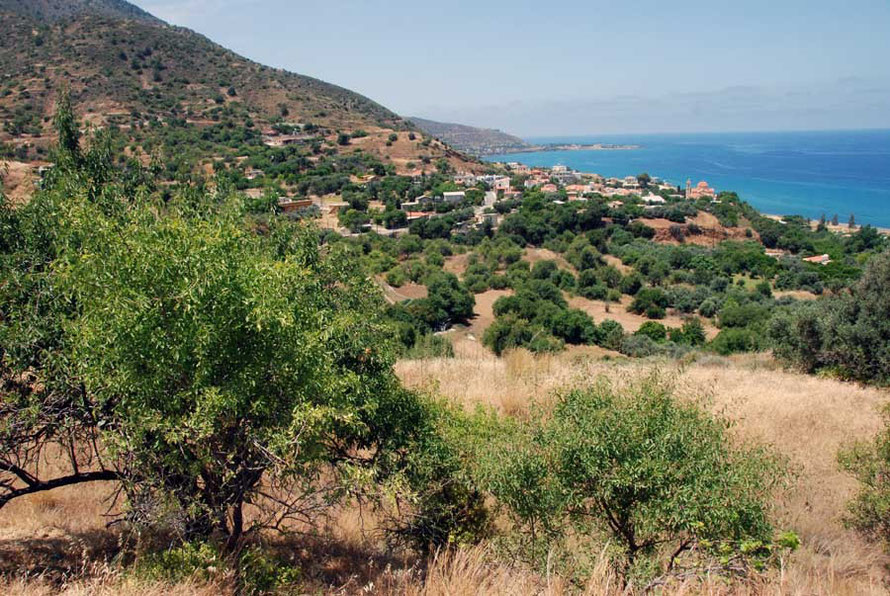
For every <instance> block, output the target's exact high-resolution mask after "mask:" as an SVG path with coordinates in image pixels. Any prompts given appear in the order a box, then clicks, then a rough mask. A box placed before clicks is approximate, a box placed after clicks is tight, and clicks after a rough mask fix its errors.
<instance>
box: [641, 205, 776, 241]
mask: <svg viewBox="0 0 890 596" xmlns="http://www.w3.org/2000/svg"><path fill="white" fill-rule="evenodd" d="M639 221H640V222H642V223H644V224H646V225H647V226H649V227H650V228H652V229H653V230H655V237H654V238H653V240H654V241H655V242H658V243H660V244H674V245H679V244H695V245H697V246H708V247H714V246H717V245H718V244H720V243H721V242H723V241H724V240H756V241H759V240H760V236H758V234H757V232H755V231H754V230H753V229H751V228H750V227H749V226H748V225H739V226H737V227H734V228H728V227H726V226H723V225H721V224H720V221H719V220H718V219H717V218H716V217H715V216H714V215H712V214H711V213H707V212H705V211H699V212H698V215H696V216H695V217H690V218H687V221H686V223H685V224H681V223H677V222H675V221H671V220H669V219H664V218H653V219H650V218H645V217H643V218H640V220H639ZM691 226H695V227H694V228H692V229H693V230H695V231H696V233H692V232H691V231H690V227H691ZM674 227H679V228H680V229H681V230H682V231H683V240H682V241H680V240H678V239H677V238H676V237H675V236H674V235H673V234H672V233H671V229H672V228H674ZM748 230H750V234H751V235H750V236H749V235H748V233H749V232H748Z"/></svg>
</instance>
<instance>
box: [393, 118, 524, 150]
mask: <svg viewBox="0 0 890 596" xmlns="http://www.w3.org/2000/svg"><path fill="white" fill-rule="evenodd" d="M410 120H411V122H413V123H414V124H416V125H417V127H418V128H420V130H422V131H424V132H425V133H427V134H430V135H432V136H434V137H436V138H437V139H440V140H442V141H444V142H446V143H448V144H449V145H451V146H452V147H454V148H455V149H458V150H459V151H464V152H466V153H469V154H471V155H495V154H498V153H509V152H512V151H518V150H524V149H528V148H529V147H531V145H529V144H528V143H526V142H525V141H523V140H522V139H520V138H519V137H516V136H513V135H511V134H507V133H505V132H502V131H500V130H497V129H494V128H475V127H473V126H466V125H464V124H454V123H451V122H436V121H434V120H426V119H424V118H417V117H412V118H410Z"/></svg>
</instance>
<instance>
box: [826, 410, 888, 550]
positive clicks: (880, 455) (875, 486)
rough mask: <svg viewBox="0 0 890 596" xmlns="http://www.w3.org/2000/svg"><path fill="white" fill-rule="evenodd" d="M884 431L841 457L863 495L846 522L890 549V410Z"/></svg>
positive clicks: (854, 501) (851, 505) (853, 503)
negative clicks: (857, 482)
mask: <svg viewBox="0 0 890 596" xmlns="http://www.w3.org/2000/svg"><path fill="white" fill-rule="evenodd" d="M883 418H884V428H883V429H882V430H881V432H880V433H878V435H877V436H876V437H875V438H874V439H872V440H871V441H868V442H866V441H859V442H856V443H853V444H852V445H849V446H847V447H845V448H844V449H843V450H842V451H841V452H840V453H839V454H838V460H839V462H840V465H841V468H842V469H844V470H845V471H846V472H848V473H849V474H851V475H852V476H853V477H854V478H856V480H858V481H859V491H858V493H857V494H856V496H855V497H854V498H853V499H852V500H851V501H850V503H849V504H848V507H847V515H846V518H845V520H844V521H845V522H846V523H847V525H849V526H850V527H852V528H855V529H856V530H859V531H860V532H862V533H863V534H864V535H865V536H866V537H867V538H869V539H870V540H873V541H876V542H880V543H882V544H883V545H884V547H885V548H888V547H890V408H886V407H885V409H884V411H883Z"/></svg>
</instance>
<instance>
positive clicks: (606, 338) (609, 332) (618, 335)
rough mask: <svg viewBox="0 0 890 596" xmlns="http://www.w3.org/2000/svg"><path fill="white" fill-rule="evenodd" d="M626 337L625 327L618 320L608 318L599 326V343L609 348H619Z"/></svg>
mask: <svg viewBox="0 0 890 596" xmlns="http://www.w3.org/2000/svg"><path fill="white" fill-rule="evenodd" d="M623 339H624V328H623V327H622V326H621V323H619V322H618V321H613V320H612V319H606V320H605V321H603V322H602V323H600V325H599V327H598V328H597V345H599V346H602V347H604V348H606V349H608V350H618V349H619V348H620V347H621V341H622V340H623Z"/></svg>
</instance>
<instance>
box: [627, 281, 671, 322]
mask: <svg viewBox="0 0 890 596" xmlns="http://www.w3.org/2000/svg"><path fill="white" fill-rule="evenodd" d="M667 306H668V297H667V295H666V294H665V293H664V292H663V291H662V290H661V289H660V288H643V289H642V290H640V291H639V292H637V295H636V296H634V299H633V302H631V303H630V306H629V307H628V310H630V311H631V312H634V313H636V314H638V315H641V314H643V313H646V316H649V318H663V317H664V309H665V308H666V307H667ZM650 309H651V312H653V313H659V312H660V316H654V317H653V316H650V315H649V312H650Z"/></svg>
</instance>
